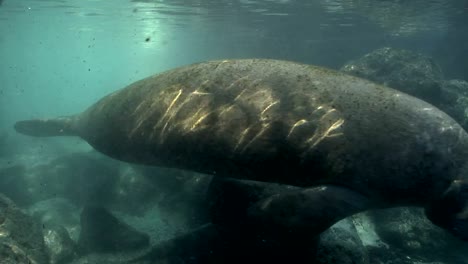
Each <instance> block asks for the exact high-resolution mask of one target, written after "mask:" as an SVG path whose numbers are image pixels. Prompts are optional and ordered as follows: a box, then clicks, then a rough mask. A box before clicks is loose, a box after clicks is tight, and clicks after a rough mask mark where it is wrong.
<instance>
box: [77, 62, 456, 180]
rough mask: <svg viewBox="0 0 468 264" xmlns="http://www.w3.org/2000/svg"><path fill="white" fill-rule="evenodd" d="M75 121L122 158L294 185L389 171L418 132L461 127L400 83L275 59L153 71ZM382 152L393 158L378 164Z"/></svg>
mask: <svg viewBox="0 0 468 264" xmlns="http://www.w3.org/2000/svg"><path fill="white" fill-rule="evenodd" d="M427 109H429V110H427ZM447 120H448V121H447ZM73 127H74V129H73V130H74V131H78V134H79V135H80V136H81V137H83V138H84V139H85V140H87V141H88V142H89V143H90V144H91V145H93V146H94V147H95V148H96V149H98V150H99V151H101V152H103V153H105V154H107V155H109V156H111V157H114V158H117V159H121V160H124V161H129V162H136V163H143V164H149V165H161V166H167V167H178V168H185V169H190V170H194V171H199V172H205V173H212V174H213V173H216V174H224V175H227V176H232V177H239V178H249V179H255V180H263V181H277V182H283V183H289V184H295V185H310V184H311V183H313V182H314V181H316V180H317V179H322V180H323V179H332V178H336V179H338V181H341V182H346V181H347V182H350V179H342V178H339V177H343V176H341V175H346V174H350V173H357V172H356V170H358V169H359V170H361V171H359V173H369V172H372V173H375V174H378V173H384V174H385V173H387V174H388V172H385V171H384V170H385V166H388V164H393V163H395V161H398V162H400V161H402V160H403V159H404V158H407V159H408V160H409V161H408V164H410V163H411V162H413V161H412V160H411V159H413V158H414V157H416V156H418V155H419V154H421V153H424V151H425V150H424V149H418V148H420V146H424V144H425V143H424V142H423V141H424V140H426V139H418V138H417V137H418V136H419V135H421V133H420V132H421V131H423V130H427V131H430V132H428V133H434V132H433V131H437V130H438V129H439V128H443V127H452V128H454V129H455V130H457V129H459V126H458V125H457V124H456V123H455V122H454V121H453V120H451V119H450V118H448V117H447V116H445V115H444V114H443V113H441V112H440V111H438V110H437V109H435V108H434V107H432V106H430V105H429V104H427V103H424V102H422V101H420V100H418V99H416V98H413V97H410V96H407V95H405V94H402V93H399V92H397V91H395V90H392V89H388V88H385V87H382V86H378V85H376V84H374V83H371V82H368V81H365V80H362V79H359V78H355V77H351V76H349V75H345V74H342V73H338V72H335V71H331V70H326V69H322V68H319V67H313V66H308V65H303V64H297V63H292V62H284V61H275V60H233V61H214V62H206V63H201V64H195V65H190V66H186V67H182V68H177V69H174V70H171V71H168V72H165V73H162V74H159V75H155V76H152V77H149V78H147V79H144V80H141V81H138V82H136V83H134V84H132V85H130V86H128V87H126V88H124V89H122V90H120V91H118V92H115V93H113V94H111V95H108V96H106V97H104V98H103V99H101V100H100V101H99V102H97V103H96V104H95V105H93V106H92V107H90V108H89V109H88V110H87V111H85V112H84V113H83V114H81V115H80V116H79V118H77V119H76V121H74V122H73ZM457 131H458V130H457ZM454 134H456V131H455V132H454ZM418 140H420V142H419V141H418ZM412 148H413V149H416V150H415V151H413V150H412ZM382 149H384V150H382ZM406 150H408V151H407V152H405V151H406ZM387 153H394V156H392V157H390V156H389V155H388V154H387ZM405 155H406V156H405ZM386 157H390V158H388V159H387V158H386ZM382 159H387V161H388V162H387V161H384V166H379V165H378V164H379V163H380V164H381V165H382ZM366 161H367V163H366ZM363 162H364V163H363ZM387 163H388V164H387ZM396 165H397V166H399V167H398V169H401V168H400V167H404V165H406V164H404V162H400V163H398V164H396ZM362 168H364V170H365V171H362V170H363V169H362ZM372 170H375V171H372ZM292 175H293V176H292ZM347 177H350V176H349V175H348V176H347Z"/></svg>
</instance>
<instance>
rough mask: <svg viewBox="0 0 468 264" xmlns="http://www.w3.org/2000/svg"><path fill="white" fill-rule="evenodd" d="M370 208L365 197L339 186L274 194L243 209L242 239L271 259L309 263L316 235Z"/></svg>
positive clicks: (311, 258)
mask: <svg viewBox="0 0 468 264" xmlns="http://www.w3.org/2000/svg"><path fill="white" fill-rule="evenodd" d="M370 206H371V204H370V202H369V200H368V199H367V198H366V197H365V196H363V195H361V194H359V193H357V192H354V191H352V190H350V189H347V188H344V187H339V186H318V187H314V188H308V189H299V190H294V191H289V192H283V193H277V194H274V195H272V196H270V197H268V198H265V199H262V200H261V201H259V202H257V203H255V204H254V205H252V206H251V207H250V208H249V209H248V210H247V218H246V220H245V226H244V227H243V230H242V232H243V234H244V237H247V239H246V238H244V239H243V240H244V241H248V243H249V244H250V245H249V248H256V250H257V251H258V252H265V255H267V256H268V252H274V254H273V258H272V260H274V259H279V260H281V261H283V262H284V263H286V262H285V261H290V260H291V261H294V262H296V263H313V261H314V259H315V257H316V251H315V250H316V243H317V239H318V238H319V234H320V233H322V232H323V231H325V230H326V229H327V228H329V227H330V226H332V225H333V224H334V223H336V222H337V221H338V220H340V219H343V218H345V217H347V216H350V215H352V214H355V213H357V212H361V211H364V210H367V209H369V208H370Z"/></svg>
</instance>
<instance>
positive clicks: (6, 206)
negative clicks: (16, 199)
mask: <svg viewBox="0 0 468 264" xmlns="http://www.w3.org/2000/svg"><path fill="white" fill-rule="evenodd" d="M0 259H1V263H2V264H3V263H37V264H46V263H48V261H49V256H48V255H47V254H46V247H45V244H44V239H43V236H42V230H41V227H40V225H39V223H37V222H35V221H33V219H32V218H31V217H29V216H28V215H26V214H25V213H23V212H22V211H21V210H20V209H19V208H18V207H17V206H16V205H15V204H14V203H13V202H12V201H11V200H10V199H9V198H7V197H6V196H4V195H3V194H0Z"/></svg>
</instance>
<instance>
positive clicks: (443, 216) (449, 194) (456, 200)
mask: <svg viewBox="0 0 468 264" xmlns="http://www.w3.org/2000/svg"><path fill="white" fill-rule="evenodd" d="M426 215H427V217H428V218H429V219H430V220H431V221H432V222H433V223H434V224H436V225H438V226H440V227H442V228H444V229H446V230H448V231H449V232H450V233H452V234H453V235H455V236H457V237H459V238H460V239H462V240H465V241H468V180H455V181H453V182H452V184H451V185H450V187H449V188H448V189H447V191H446V192H445V193H444V194H443V195H442V196H441V197H440V199H439V200H436V201H434V202H433V203H432V204H431V206H430V207H429V208H426Z"/></svg>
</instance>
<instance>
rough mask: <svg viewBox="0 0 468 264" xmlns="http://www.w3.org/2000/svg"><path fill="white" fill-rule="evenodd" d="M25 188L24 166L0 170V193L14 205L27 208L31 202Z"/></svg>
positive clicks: (31, 199) (30, 197)
mask: <svg viewBox="0 0 468 264" xmlns="http://www.w3.org/2000/svg"><path fill="white" fill-rule="evenodd" d="M27 186H28V185H27V181H26V167H25V166H23V165H10V166H7V167H4V168H0V193H3V194H5V195H6V196H7V197H9V198H10V199H11V200H13V201H14V203H15V204H17V205H19V206H27V205H30V204H31V203H32V202H33V197H32V196H31V194H30V192H29V191H28V188H27Z"/></svg>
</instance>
